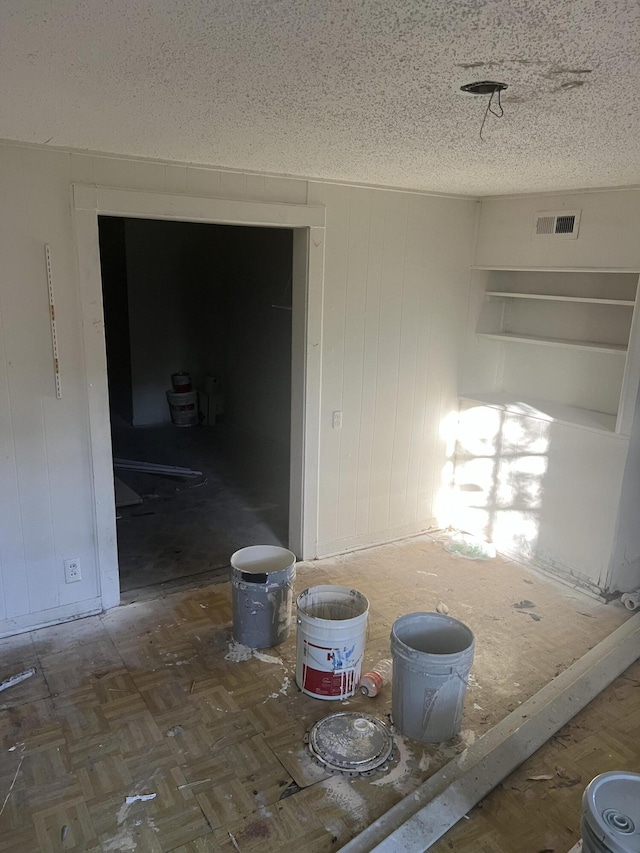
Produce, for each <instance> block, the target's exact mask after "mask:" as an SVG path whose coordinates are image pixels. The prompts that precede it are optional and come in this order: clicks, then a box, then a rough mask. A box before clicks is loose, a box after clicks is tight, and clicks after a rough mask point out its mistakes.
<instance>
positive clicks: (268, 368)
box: [98, 216, 295, 592]
mask: <svg viewBox="0 0 640 853" xmlns="http://www.w3.org/2000/svg"><path fill="white" fill-rule="evenodd" d="M98 230H99V243H100V263H101V271H102V291H103V305H104V319H105V338H106V351H107V371H108V382H109V409H110V418H111V442H112V450H113V457H114V466H115V467H114V476H115V483H116V519H117V539H118V563H119V572H120V588H121V590H122V591H123V592H129V591H131V590H134V589H139V588H141V587H148V586H154V585H158V584H166V583H172V582H174V581H176V580H185V579H194V578H195V579H197V578H202V579H203V580H205V579H206V580H207V581H209V582H210V581H212V580H216V579H217V578H219V579H220V580H223V579H226V578H227V567H228V565H229V557H230V555H231V554H232V553H233V551H235V550H237V549H238V548H241V547H244V546H246V545H253V544H277V545H283V546H289V543H290V539H291V536H290V532H289V515H290V495H289V491H290V469H291V411H292V406H291V397H292V379H291V377H292V368H294V367H295V365H293V364H292V313H293V311H292V265H293V243H294V229H292V228H264V227H254V226H241V225H217V224H210V223H194V222H184V221H171V220H157V219H139V218H127V217H121V216H99V217H98ZM178 373H182V374H188V378H187V380H185V379H184V377H183V379H181V380H179V381H181V382H182V383H183V384H182V385H179V386H178V387H179V388H182V389H185V388H187V386H188V385H190V386H191V392H189V391H184V390H183V391H179V392H178V393H183V394H187V395H189V394H190V393H191V396H185V397H178V398H176V397H168V396H167V391H168V390H172V376H173V375H174V374H178ZM174 380H175V377H174ZM174 384H175V381H174ZM192 392H196V393H195V394H194V393H192ZM186 401H188V402H189V404H190V405H191V408H190V412H191V414H190V415H188V416H187V417H186V418H184V417H182V416H181V412H182V408H181V407H179V406H178V405H177V403H181V402H186ZM185 420H187V421H191V422H192V425H182V424H180V421H182V422H184V421H185ZM129 463H135V466H134V467H132V466H131V465H130V464H129ZM138 463H141V464H138ZM149 464H151V465H163V466H174V467H175V466H177V467H180V468H183V469H190V470H191V471H192V472H197V473H193V474H191V475H184V474H183V475H169V474H168V473H167V472H166V471H165V472H163V473H155V472H154V473H151V472H150V471H149V470H140V469H145V468H148V466H149ZM136 466H137V467H136Z"/></svg>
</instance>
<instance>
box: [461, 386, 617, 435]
mask: <svg viewBox="0 0 640 853" xmlns="http://www.w3.org/2000/svg"><path fill="white" fill-rule="evenodd" d="M460 398H461V399H463V400H469V401H471V402H473V403H480V404H482V405H484V406H490V407H492V408H497V409H501V410H502V411H505V412H511V413H512V414H515V415H524V416H526V417H531V418H536V419H537V420H542V421H549V422H552V421H553V422H556V423H562V424H567V425H569V426H574V427H578V428H579V429H589V430H595V431H597V432H608V433H615V429H616V418H615V416H614V415H608V414H605V413H604V412H592V411H590V410H589V409H580V408H578V407H577V406H567V405H565V404H564V403H556V402H554V401H553V400H542V399H539V398H527V397H517V396H514V395H509V394H500V393H498V392H487V393H484V392H483V393H473V392H470V393H463V394H460Z"/></svg>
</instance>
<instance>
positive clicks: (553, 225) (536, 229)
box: [533, 210, 580, 240]
mask: <svg viewBox="0 0 640 853" xmlns="http://www.w3.org/2000/svg"><path fill="white" fill-rule="evenodd" d="M579 225H580V211H579V210H560V211H557V212H556V211H543V212H541V213H536V214H535V216H534V218H533V236H534V237H564V238H565V239H566V238H567V237H568V238H569V239H570V240H575V239H577V237H578V227H579Z"/></svg>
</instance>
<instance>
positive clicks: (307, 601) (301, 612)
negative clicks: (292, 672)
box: [296, 586, 369, 699]
mask: <svg viewBox="0 0 640 853" xmlns="http://www.w3.org/2000/svg"><path fill="white" fill-rule="evenodd" d="M297 611H298V615H297V622H298V638H297V657H296V684H297V685H298V687H299V688H300V690H302V692H303V693H306V694H307V695H308V696H314V697H315V698H316V699H345V698H346V697H347V696H353V694H354V693H355V692H356V690H357V688H358V683H359V682H360V672H361V669H362V660H363V658H364V644H365V638H366V632H367V616H368V615H369V602H368V601H367V599H366V598H365V596H364V595H363V594H362V593H361V592H358V591H357V590H355V589H348V588H347V587H345V586H312V587H310V588H309V589H305V590H304V592H301V593H300V595H299V596H298V599H297Z"/></svg>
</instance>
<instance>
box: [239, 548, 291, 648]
mask: <svg viewBox="0 0 640 853" xmlns="http://www.w3.org/2000/svg"><path fill="white" fill-rule="evenodd" d="M230 562H231V586H232V591H233V638H234V640H236V642H238V643H242V645H243V646H249V647H250V648H252V649H269V648H271V647H272V646H278V645H280V643H284V641H285V640H286V639H287V637H288V636H289V631H290V630H291V605H292V602H293V582H294V580H295V577H296V558H295V554H293V553H292V552H291V551H288V550H287V549H286V548H279V547H278V546H276V545H252V546H250V547H249V548H241V549H240V550H239V551H236V552H235V554H233V555H232V557H231V561H230Z"/></svg>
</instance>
